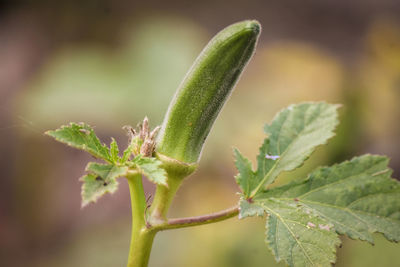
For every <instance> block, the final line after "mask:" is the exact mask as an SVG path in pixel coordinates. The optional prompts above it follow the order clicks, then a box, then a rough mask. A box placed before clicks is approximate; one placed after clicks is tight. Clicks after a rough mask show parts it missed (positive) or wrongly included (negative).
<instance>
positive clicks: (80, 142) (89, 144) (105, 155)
mask: <svg viewBox="0 0 400 267" xmlns="http://www.w3.org/2000/svg"><path fill="white" fill-rule="evenodd" d="M45 134H47V135H49V136H51V137H53V138H55V139H56V140H57V141H59V142H61V143H64V144H67V145H69V146H71V147H75V148H78V149H82V150H85V151H87V152H89V153H90V154H92V155H93V156H94V157H96V158H100V159H103V160H106V161H108V162H113V160H112V158H111V157H110V153H109V151H108V148H107V146H105V145H104V144H102V143H101V142H100V140H99V139H98V138H97V136H96V134H95V133H94V131H93V129H92V128H91V127H90V126H89V125H87V124H84V123H82V124H76V123H70V124H69V125H68V126H67V125H64V126H61V128H59V129H57V130H54V131H47V132H46V133H45Z"/></svg>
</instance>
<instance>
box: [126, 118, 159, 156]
mask: <svg viewBox="0 0 400 267" xmlns="http://www.w3.org/2000/svg"><path fill="white" fill-rule="evenodd" d="M122 128H123V129H124V130H126V131H127V135H128V137H129V145H132V146H133V149H132V152H133V154H134V156H136V155H138V154H141V155H143V156H145V157H151V156H152V154H153V152H154V149H155V145H156V141H155V138H156V136H157V133H158V132H159V131H160V126H157V127H155V128H154V129H153V131H151V132H150V127H149V119H148V118H147V117H145V118H144V119H143V123H142V124H140V125H139V129H138V132H137V131H136V130H135V129H134V128H133V127H132V126H129V125H125V126H124V127H122Z"/></svg>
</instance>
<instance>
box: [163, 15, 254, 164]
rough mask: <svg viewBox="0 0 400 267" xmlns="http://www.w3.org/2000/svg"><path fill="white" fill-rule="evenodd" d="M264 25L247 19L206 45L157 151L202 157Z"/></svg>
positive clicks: (188, 160) (183, 157)
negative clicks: (204, 146) (216, 121)
mask: <svg viewBox="0 0 400 267" xmlns="http://www.w3.org/2000/svg"><path fill="white" fill-rule="evenodd" d="M260 31H261V26H260V24H259V23H258V22H257V21H254V20H246V21H242V22H238V23H235V24H233V25H230V26H228V27H227V28H225V29H223V30H222V31H220V32H219V33H218V34H217V35H216V36H215V37H214V38H213V39H212V40H211V41H210V42H209V43H208V44H207V46H206V47H205V48H204V49H203V51H202V52H201V53H200V55H199V56H198V58H197V59H196V61H195V62H194V64H193V66H192V67H191V68H190V70H189V72H188V73H187V74H186V76H185V78H184V79H183V81H182V83H181V84H180V86H179V88H178V90H177V91H176V93H175V96H174V98H173V99H172V101H171V103H170V105H169V108H168V111H167V114H166V116H165V118H164V122H163V124H162V128H161V131H160V134H159V135H158V140H157V148H156V150H157V152H159V153H162V154H164V155H166V156H168V157H171V158H174V159H177V160H179V161H183V162H186V163H195V162H197V161H198V160H199V158H200V154H201V151H202V148H203V145H204V142H205V140H206V138H207V136H208V133H209V132H210V130H211V127H212V125H213V123H214V121H215V119H216V118H217V116H218V114H219V113H220V111H221V108H222V107H223V105H224V103H225V102H226V100H227V99H228V97H229V95H230V94H231V92H232V89H233V87H234V86H235V84H236V82H237V81H238V79H239V76H240V74H241V73H242V71H243V69H244V68H245V66H246V65H247V63H248V61H249V60H250V58H251V56H252V55H253V53H254V50H255V47H256V43H257V39H258V36H259V34H260Z"/></svg>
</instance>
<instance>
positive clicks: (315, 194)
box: [239, 155, 400, 266]
mask: <svg viewBox="0 0 400 267" xmlns="http://www.w3.org/2000/svg"><path fill="white" fill-rule="evenodd" d="M387 164H388V159H387V158H386V157H382V156H372V155H365V156H362V157H358V158H354V159H352V160H351V161H346V162H343V163H341V164H337V165H333V166H332V167H323V168H319V169H317V170H315V171H314V172H312V173H311V174H310V175H309V176H308V178H307V179H305V180H304V181H301V182H294V183H290V184H287V185H284V186H281V187H277V188H273V189H270V190H265V191H264V192H261V193H260V194H257V195H256V196H255V197H254V198H252V199H244V198H242V199H241V201H240V214H239V216H240V217H241V218H244V217H248V216H255V215H258V216H261V215H263V213H264V212H266V213H267V214H268V215H269V217H268V221H267V242H268V244H269V247H270V248H271V249H272V251H273V252H274V254H275V256H276V258H277V260H280V259H284V260H285V261H286V262H287V263H288V264H289V265H290V266H296V265H301V266H315V265H316V266H319V265H322V266H329V262H332V260H334V256H333V254H332V255H331V254H330V252H331V253H333V252H334V250H332V249H333V248H334V246H335V245H337V244H338V242H337V241H335V240H336V239H335V238H333V236H332V235H331V234H330V233H332V230H335V231H336V232H337V233H339V234H346V235H348V236H349V237H351V238H353V239H354V238H358V239H361V240H367V241H369V242H371V243H372V242H373V238H372V233H374V232H380V233H383V234H384V235H385V237H386V238H387V239H388V240H391V241H399V240H400V183H399V182H398V181H396V180H394V179H391V178H390V175H391V170H390V169H388V167H387ZM307 226H308V227H307ZM304 227H306V228H307V229H306V228H304ZM316 231H318V232H316ZM328 233H329V236H328ZM277 236H278V237H279V238H278V237H277ZM303 243H304V244H303ZM328 245H329V246H328ZM329 248H330V249H329Z"/></svg>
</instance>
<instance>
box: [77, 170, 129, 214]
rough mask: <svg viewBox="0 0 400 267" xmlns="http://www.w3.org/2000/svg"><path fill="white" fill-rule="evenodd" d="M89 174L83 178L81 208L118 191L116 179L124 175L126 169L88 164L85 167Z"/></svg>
mask: <svg viewBox="0 0 400 267" xmlns="http://www.w3.org/2000/svg"><path fill="white" fill-rule="evenodd" d="M86 171H88V172H89V174H87V175H85V176H83V177H82V178H81V181H82V182H83V185H82V207H84V206H86V205H87V204H89V203H90V202H96V200H97V199H98V198H100V197H101V196H103V195H104V194H106V193H114V192H115V191H116V190H117V189H118V182H117V180H116V178H118V177H121V176H124V175H126V173H127V172H128V167H126V166H116V165H111V164H98V163H94V162H90V163H89V164H88V165H87V166H86Z"/></svg>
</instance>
